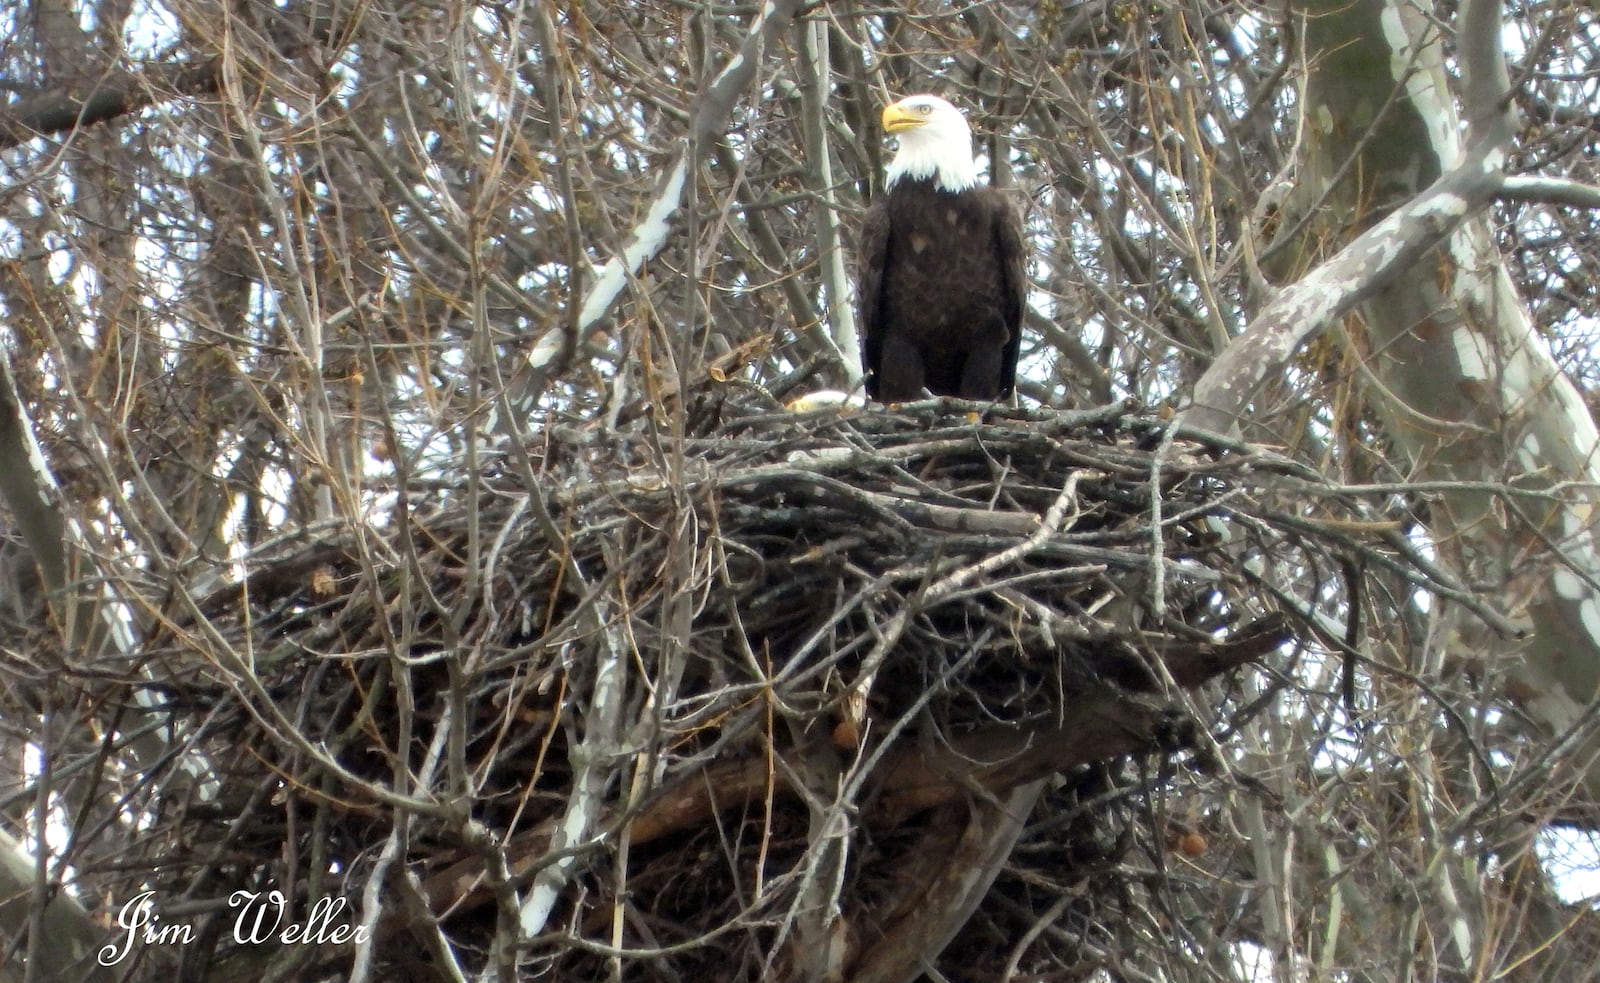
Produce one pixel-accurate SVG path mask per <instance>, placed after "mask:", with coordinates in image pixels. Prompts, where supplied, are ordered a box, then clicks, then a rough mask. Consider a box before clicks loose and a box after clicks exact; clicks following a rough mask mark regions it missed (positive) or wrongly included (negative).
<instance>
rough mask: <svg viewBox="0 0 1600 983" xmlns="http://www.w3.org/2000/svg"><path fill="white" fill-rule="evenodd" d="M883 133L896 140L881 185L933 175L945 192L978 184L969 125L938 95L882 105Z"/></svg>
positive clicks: (959, 112) (961, 189)
mask: <svg viewBox="0 0 1600 983" xmlns="http://www.w3.org/2000/svg"><path fill="white" fill-rule="evenodd" d="M883 132H885V133H890V134H893V135H894V136H895V137H897V138H899V140H900V149H899V150H898V151H897V152H896V153H895V155H894V160H891V161H890V162H889V167H888V170H887V171H885V172H884V186H885V187H889V188H892V187H894V183H895V182H896V181H898V180H900V179H901V178H912V179H926V178H933V182H934V184H935V186H937V187H939V188H941V189H943V190H945V191H965V190H966V189H968V188H970V187H972V186H973V185H975V184H977V183H978V165H977V164H976V163H975V162H974V161H973V159H972V128H971V127H969V126H967V118H966V117H965V116H963V115H961V110H959V109H957V108H956V107H954V106H952V105H950V104H949V103H948V102H945V101H944V100H943V99H940V98H939V97H938V96H927V95H923V96H907V97H906V98H904V99H901V100H900V101H899V102H897V103H894V104H893V105H891V106H887V107H885V108H884V110H883Z"/></svg>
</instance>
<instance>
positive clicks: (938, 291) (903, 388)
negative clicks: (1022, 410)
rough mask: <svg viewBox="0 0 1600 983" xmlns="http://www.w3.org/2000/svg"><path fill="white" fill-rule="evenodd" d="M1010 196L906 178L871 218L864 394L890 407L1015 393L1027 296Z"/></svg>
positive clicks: (863, 273) (866, 238) (864, 233)
mask: <svg viewBox="0 0 1600 983" xmlns="http://www.w3.org/2000/svg"><path fill="white" fill-rule="evenodd" d="M1026 265H1027V264H1026V255H1025V253H1024V250H1023V242H1022V229H1021V225H1020V222H1019V220H1018V217H1017V214H1016V211H1015V209H1013V208H1012V206H1011V203H1010V202H1009V201H1008V200H1006V197H1005V194H1004V193H1003V192H1001V191H998V190H996V189H994V188H987V187H974V188H968V189H967V190H965V191H954V192H952V191H944V190H941V189H939V188H937V187H935V186H934V183H933V181H932V180H905V179H903V180H901V181H898V182H896V184H895V185H894V187H892V188H890V189H889V191H888V192H887V193H885V194H884V195H882V196H880V197H879V199H878V200H877V201H876V202H874V203H873V205H872V207H871V208H869V209H868V210H867V215H866V218H865V220H864V221H863V222H862V225H861V264H860V279H859V283H858V291H859V300H860V305H861V320H862V327H863V336H864V339H865V341H864V346H863V347H864V350H863V355H864V358H863V359H862V361H863V363H864V368H865V369H866V371H867V395H869V396H871V397H872V398H873V399H877V400H880V401H882V402H886V403H897V402H906V401H909V400H913V399H917V398H919V397H920V396H921V395H922V391H923V390H924V389H926V390H927V391H928V392H931V393H933V394H934V395H936V396H960V397H962V398H964V399H1000V398H1003V397H1006V396H1009V395H1011V390H1012V386H1013V383H1014V380H1015V378H1016V372H1017V351H1018V349H1019V347H1020V345H1021V342H1022V307H1023V303H1024V299H1025V297H1026V293H1027V276H1026Z"/></svg>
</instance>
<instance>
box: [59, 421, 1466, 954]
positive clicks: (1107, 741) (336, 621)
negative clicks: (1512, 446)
mask: <svg viewBox="0 0 1600 983" xmlns="http://www.w3.org/2000/svg"><path fill="white" fill-rule="evenodd" d="M960 409H961V407H956V408H955V410H956V411H955V412H952V408H951V407H950V406H949V405H947V404H945V403H943V402H930V403H927V404H917V405H914V406H910V407H906V408H904V409H903V411H900V412H895V413H887V412H883V411H881V410H872V411H862V412H856V413H844V414H841V413H840V412H837V411H832V410H827V411H817V412H812V413H805V414H794V413H785V412H756V411H751V410H748V409H739V408H736V407H734V406H733V405H731V404H728V403H721V402H715V403H707V404H705V405H702V406H701V407H700V409H699V411H698V412H697V413H695V414H690V415H689V416H690V419H691V420H694V421H696V422H695V423H694V425H693V426H691V427H690V432H689V433H687V434H680V435H676V436H674V435H672V434H668V433H665V432H660V431H659V430H657V429H656V428H653V427H651V426H649V425H648V421H646V424H647V425H644V426H641V427H640V428H639V429H638V432H637V435H636V436H634V437H631V438H629V439H625V440H623V439H618V438H616V437H615V435H614V434H609V435H608V434H606V433H605V432H603V431H601V430H600V429H598V428H596V427H594V426H586V425H580V424H578V423H559V422H558V423H555V424H553V425H551V426H549V427H547V428H546V429H545V430H544V432H543V433H542V434H541V436H540V437H539V439H538V441H537V442H536V443H535V444H534V445H532V446H529V447H520V446H519V447H510V448H506V449H504V450H501V451H498V452H495V453H492V454H487V455H485V456H484V457H483V458H482V459H481V460H480V461H479V462H478V466H477V469H476V471H475V472H474V473H473V474H472V475H471V477H470V480H469V478H468V477H466V476H462V477H461V478H460V480H458V481H454V482H439V481H433V482H432V483H429V484H426V485H424V484H423V483H421V482H415V481H414V482H409V483H408V484H407V486H406V487H405V489H404V494H398V493H397V494H396V495H395V497H394V498H393V499H392V501H391V503H390V505H389V506H388V507H387V508H386V509H385V510H384V511H383V512H382V515H381V517H380V518H379V519H377V520H375V521H374V523H373V525H372V526H370V527H369V528H366V529H364V530H361V531H360V534H359V535H357V534H343V535H336V536H330V537H326V538H321V539H313V538H310V537H297V538H296V539H294V540H293V541H285V542H282V543H280V544H277V545H275V546H274V547H271V548H268V549H263V550H261V551H259V552H258V553H257V555H255V556H254V557H252V558H251V560H250V562H249V568H248V575H247V576H246V577H245V578H244V579H243V580H242V581H240V582H239V583H236V584H231V585H229V586H227V587H225V588H220V589H215V590H212V591H210V592H209V593H207V594H206V595H205V596H203V597H199V598H197V599H196V602H195V603H194V604H193V605H190V606H187V607H181V606H180V607H177V608H174V610H175V611H176V613H174V614H173V615H171V616H170V617H169V618H167V619H166V621H165V624H166V625H167V626H168V627H167V628H165V629H163V630H160V631H154V632H152V633H151V636H150V639H149V641H148V642H147V643H146V644H145V645H144V647H143V648H142V650H141V651H140V653H139V655H140V658H141V661H142V664H141V666H140V672H141V673H142V674H144V675H145V676H146V677H148V678H149V679H151V680H154V681H155V682H154V685H153V687H152V686H151V685H150V684H145V685H144V688H146V689H151V688H153V689H154V690H155V691H156V692H158V693H159V694H160V697H161V701H162V706H161V709H162V710H163V712H165V713H167V714H170V715H171V717H172V719H174V720H175V721H177V722H178V727H177V728H175V730H176V732H179V733H181V734H182V735H183V737H184V739H185V740H186V741H187V746H186V747H185V748H184V750H183V754H182V755H181V756H175V758H174V761H175V762H176V761H177V759H178V757H181V758H183V759H186V760H189V761H191V762H192V761H197V760H198V761H204V762H205V763H206V764H205V767H206V769H207V770H208V771H209V773H210V775H211V776H212V778H211V782H212V784H211V786H210V787H208V788H204V789H202V788H201V787H200V786H198V785H197V786H196V787H195V788H194V791H193V792H192V794H190V795H188V796H187V797H186V798H183V799H178V798H177V797H175V796H172V795H167V796H164V797H162V798H161V799H160V800H159V802H158V803H152V805H151V807H150V808H149V810H148V812H147V817H148V818H147V822H146V824H145V826H144V827H143V828H141V829H140V830H139V832H138V833H137V835H131V834H130V836H129V838H128V840H127V842H126V843H125V844H123V846H125V849H122V850H121V851H120V852H119V854H118V855H117V856H116V857H115V858H114V861H115V862H114V863H112V862H111V860H110V859H108V860H107V864H106V866H105V868H104V869H102V870H100V871H99V872H98V873H94V874H93V876H95V877H96V878H97V879H98V880H99V881H101V882H103V886H104V889H105V891H106V895H107V897H114V898H120V897H126V896H130V895H132V894H134V893H137V891H142V890H153V891H155V892H157V896H158V897H162V898H167V899H188V900H189V901H190V902H192V905H193V907H192V908H191V910H194V911H200V910H202V908H203V903H202V902H203V901H204V900H205V899H220V898H224V897H226V896H228V895H229V894H230V893H231V892H232V891H234V890H237V889H245V890H258V891H266V890H272V889H276V890H281V891H283V892H285V894H286V895H287V896H289V897H290V898H291V899H292V900H294V901H295V903H297V904H300V905H305V904H308V903H309V901H310V900H311V899H313V898H315V897H320V896H323V895H335V896H342V897H348V898H350V899H351V900H352V903H354V902H355V901H356V899H358V898H360V897H361V895H362V892H363V890H364V889H365V887H366V885H368V884H369V883H370V882H371V881H372V880H373V879H374V878H381V879H382V880H383V883H384V885H385V886H384V887H383V889H382V893H381V894H380V895H378V896H381V897H385V898H387V899H389V901H388V902H386V903H385V912H384V915H383V917H382V918H380V919H377V920H376V921H374V922H373V923H372V927H373V930H374V931H375V933H376V938H377V940H378V946H377V948H376V950H375V952H376V953H377V959H378V965H380V966H382V972H383V978H386V979H399V978H416V979H434V978H440V977H439V975H438V974H439V973H440V971H441V963H442V962H443V961H445V960H447V959H450V960H457V961H459V962H460V963H462V964H463V965H464V966H465V967H467V968H468V969H476V968H479V967H481V966H483V965H484V964H486V963H487V964H493V963H495V962H499V963H501V964H502V965H509V964H510V963H511V962H512V961H518V962H520V964H521V966H522V971H523V973H524V974H529V973H531V974H533V975H535V976H538V975H540V974H548V975H549V978H559V979H574V980H578V979H600V978H608V974H609V973H611V972H612V971H613V969H614V968H615V966H617V965H620V966H621V967H622V970H621V971H622V973H623V974H624V977H625V978H627V979H640V980H645V979H649V980H654V979H662V980H676V979H720V980H735V979H748V980H758V979H763V980H765V979H825V978H845V979H852V980H906V979H912V978H915V977H916V976H917V975H918V974H919V973H921V972H922V967H923V966H924V965H926V964H929V963H925V960H931V959H932V958H933V954H934V953H936V952H938V951H939V949H940V948H941V947H943V946H946V945H947V944H948V947H947V948H946V949H945V957H944V959H945V961H944V962H943V963H941V964H940V965H942V966H943V967H944V969H943V972H944V975H945V977H946V978H948V979H952V980H957V979H974V980H976V979H986V980H987V979H998V978H1001V977H1002V976H1003V975H1004V974H1005V973H1006V972H1008V971H1009V972H1037V971H1043V968H1044V967H1049V968H1050V971H1051V972H1055V973H1058V974H1065V975H1058V976H1052V977H1051V978H1061V979H1069V978H1075V976H1076V975H1078V974H1079V973H1080V972H1081V974H1082V975H1089V974H1092V973H1093V972H1094V971H1095V970H1096V969H1097V968H1098V967H1101V966H1103V965H1104V962H1103V960H1104V954H1105V953H1106V952H1109V951H1117V948H1118V947H1117V946H1115V945H1113V942H1114V941H1115V937H1116V936H1119V935H1128V934H1129V933H1132V934H1134V935H1137V936H1140V938H1141V939H1143V941H1144V943H1148V944H1149V945H1150V946H1158V947H1159V948H1160V949H1161V951H1165V952H1170V951H1172V946H1171V943H1172V939H1171V935H1173V934H1174V933H1176V934H1178V935H1183V934H1184V933H1185V932H1188V931H1190V929H1187V928H1185V927H1184V926H1186V925H1190V924H1191V923H1192V922H1194V920H1195V919H1196V918H1199V919H1200V920H1201V921H1203V920H1204V919H1205V918H1209V917H1211V916H1212V915H1214V914H1215V910H1216V909H1215V905H1214V903H1209V904H1208V903H1207V902H1205V901H1203V900H1201V901H1199V902H1196V900H1195V896H1196V895H1200V896H1203V895H1204V893H1205V892H1206V891H1207V890H1209V886H1208V885H1209V884H1210V883H1211V882H1209V881H1208V880H1207V877H1205V876H1201V872H1202V870H1203V869H1204V868H1205V866H1206V863H1207V860H1208V856H1214V855H1216V854H1217V853H1218V851H1217V850H1216V849H1215V848H1208V846H1207V841H1206V837H1207V831H1206V830H1205V829H1204V828H1203V821H1202V819H1201V818H1200V817H1197V816H1196V815H1187V816H1180V815H1177V814H1175V813H1174V814H1169V813H1168V812H1167V811H1166V810H1165V809H1164V808H1158V807H1156V806H1155V805H1153V803H1155V802H1157V798H1156V797H1154V795H1153V793H1155V792H1158V791H1159V790H1161V789H1163V788H1169V787H1171V786H1172V785H1173V783H1175V782H1189V783H1206V782H1211V783H1215V782H1223V783H1235V784H1236V783H1238V782H1242V781H1247V780H1248V779H1246V778H1241V777H1240V776H1238V775H1236V774H1234V773H1232V772H1231V771H1230V770H1229V769H1228V767H1227V765H1226V760H1225V759H1226V757H1227V755H1226V747H1225V742H1226V736H1227V734H1228V732H1229V728H1230V727H1231V726H1232V725H1233V724H1234V723H1236V722H1237V718H1238V717H1239V716H1240V715H1242V714H1248V713H1250V712H1252V710H1251V708H1252V706H1256V707H1259V705H1260V704H1259V700H1260V698H1261V693H1262V690H1263V688H1267V687H1270V686H1271V685H1273V680H1274V679H1275V678H1279V679H1281V678H1282V677H1281V675H1280V676H1274V675H1272V674H1267V675H1261V674H1259V673H1258V670H1256V669H1252V668H1246V669H1245V670H1244V671H1243V672H1240V671H1239V670H1240V667H1246V666H1248V665H1249V664H1251V663H1263V662H1266V663H1271V664H1274V665H1281V664H1283V663H1285V662H1287V661H1288V660H1292V659H1294V658H1297V657H1298V656H1299V654H1300V653H1302V652H1303V651H1304V650H1305V649H1306V647H1307V646H1308V645H1316V646H1319V647H1321V648H1323V649H1324V650H1327V651H1334V652H1336V651H1337V649H1338V646H1339V644H1340V637H1339V631H1338V628H1339V624H1338V622H1337V621H1336V620H1335V619H1333V618H1331V617H1329V616H1328V615H1327V614H1326V613H1325V612H1333V611H1340V610H1346V609H1347V606H1346V605H1344V604H1343V603H1342V600H1341V598H1342V597H1343V594H1342V592H1343V591H1345V590H1346V589H1347V588H1348V583H1347V579H1346V577H1345V575H1344V574H1345V572H1346V571H1348V570H1349V569H1351V567H1352V565H1353V564H1355V563H1358V562H1359V563H1363V564H1372V563H1383V564H1388V565H1390V566H1392V567H1393V568H1394V569H1395V570H1397V571H1400V572H1401V573H1402V575H1403V576H1405V577H1408V578H1411V579H1413V580H1426V579H1428V578H1429V577H1430V576H1432V575H1431V574H1430V573H1429V572H1428V571H1427V569H1426V567H1425V564H1424V562H1423V561H1422V560H1421V558H1419V557H1416V556H1414V555H1411V554H1410V553H1409V552H1408V549H1407V546H1406V542H1405V540H1404V538H1403V537H1401V536H1399V535H1398V534H1396V533H1394V532H1392V531H1390V530H1391V526H1390V524H1388V523H1384V522H1377V521H1373V515H1372V513H1371V509H1370V508H1369V505H1368V503H1366V502H1363V501H1362V500H1361V499H1359V498H1358V497H1354V496H1352V495H1350V494H1347V493H1344V492H1341V491H1339V490H1337V489H1333V488H1330V487H1328V486H1326V485H1325V483H1324V482H1323V480H1322V479H1321V478H1320V477H1318V476H1317V475H1316V474H1314V473H1312V472H1310V471H1307V470H1305V469H1302V468H1300V467H1299V466H1297V465H1294V464H1293V463H1291V462H1288V461H1286V460H1284V459H1282V458H1280V457H1278V456H1276V455H1273V454H1271V453H1268V452H1265V451H1262V450H1260V449H1258V448H1252V447H1248V446H1241V445H1236V444H1232V443H1229V442H1228V441H1225V440H1221V439H1212V438H1204V437H1193V436H1189V437H1179V438H1176V439H1174V438H1173V437H1172V436H1171V435H1170V434H1168V433H1167V428H1166V425H1165V424H1164V423H1163V422H1161V421H1159V420H1156V419H1152V418H1145V417H1139V416H1136V415H1133V414H1131V413H1129V412H1127V411H1126V410H1125V408H1121V407H1110V408H1107V409H1104V410H1099V411H1091V412H1079V413H1059V414H1058V413H1052V412H1026V411H1005V410H998V411H997V410H993V409H991V410H990V411H989V415H988V416H987V418H986V419H985V420H984V421H983V422H981V423H973V422H970V421H969V419H968V418H967V417H965V416H964V415H963V414H962V413H961V412H960ZM1435 586H1438V585H1435ZM1357 607H1359V605H1357ZM201 622H203V623H204V626H205V627H204V630H200V629H199V627H198V626H199V625H200V623H201ZM1251 674H1255V678H1254V679H1251V678H1250V677H1251ZM1247 681H1248V682H1250V683H1251V686H1250V688H1249V692H1246V691H1244V690H1243V689H1242V688H1241V684H1242V683H1244V682H1247ZM1252 700H1255V701H1257V702H1255V703H1254V704H1252V702H1251V701H1252ZM1219 740H1220V741H1222V742H1223V743H1222V744H1220V745H1219ZM173 767H174V768H176V767H177V765H176V763H175V764H174V766H173ZM157 784H159V783H157ZM408 802H409V803H413V804H414V805H407V803H408ZM1208 850H1209V854H1208ZM1217 863H1218V864H1219V865H1223V866H1225V864H1226V861H1225V859H1221V858H1218V860H1217ZM91 866H92V865H91ZM1177 867H1182V873H1181V876H1176V874H1177V872H1176V870H1175V868H1177ZM401 870H404V871H405V872H406V875H407V876H401V875H400V874H399V871H401ZM1175 885H1178V886H1175ZM1183 897H1187V898H1188V899H1189V900H1188V901H1187V902H1185V901H1182V898H1183ZM391 902H392V903H391ZM231 917H232V913H231V912H219V913H218V915H217V918H218V919H219V920H222V919H228V918H231ZM349 917H350V918H351V919H352V920H357V919H360V918H362V917H366V913H365V912H364V911H363V910H362V909H361V908H360V907H359V906H357V907H356V908H354V909H351V910H350V911H349ZM519 923H520V925H521V927H520V929H519ZM230 924H231V922H230ZM530 926H531V928H532V929H533V931H534V935H533V938H532V940H531V941H524V942H522V943H520V944H517V943H513V944H506V943H508V942H512V941H513V940H515V939H516V938H517V937H518V936H519V932H520V933H521V934H522V935H524V936H525V935H526V934H527V933H528V931H529V928H530ZM212 941H213V942H214V945H213V946H212V947H211V948H210V950H209V951H208V952H207V954H206V955H205V956H204V958H205V959H206V960H208V961H209V960H212V959H224V958H229V959H245V960H250V959H257V958H260V957H261V949H260V947H255V948H251V947H249V946H245V947H242V948H236V947H234V944H233V942H232V940H231V939H230V938H229V937H228V936H227V934H226V933H225V932H222V931H220V930H219V931H218V932H217V933H216V936H215V937H214V938H213V940H212ZM1122 951H1126V950H1125V949H1124V950H1122ZM149 958H151V959H159V958H177V959H187V960H193V959H197V958H201V957H200V955H199V954H198V951H197V949H196V948H194V947H188V948H186V949H184V950H182V951H177V950H172V951H164V952H160V953H154V952H152V954H151V955H150V956H149ZM275 958H278V959H283V960H294V961H298V963H299V968H298V970H296V971H297V972H299V973H301V975H302V978H311V976H312V975H315V973H316V972H317V971H318V970H319V968H320V970H321V971H323V972H327V973H341V972H343V971H345V970H347V968H348V965H349V960H350V959H351V958H352V949H351V948H350V946H349V945H344V946H337V945H331V944H330V945H323V946H320V947H318V946H312V947H305V946H302V947H298V948H295V949H294V951H293V952H292V953H289V954H283V953H280V954H279V955H278V956H277V957H275ZM1168 958H1170V956H1169V957H1168ZM310 963H315V965H310ZM608 967H609V968H608ZM609 978H615V977H614V976H612V977H609Z"/></svg>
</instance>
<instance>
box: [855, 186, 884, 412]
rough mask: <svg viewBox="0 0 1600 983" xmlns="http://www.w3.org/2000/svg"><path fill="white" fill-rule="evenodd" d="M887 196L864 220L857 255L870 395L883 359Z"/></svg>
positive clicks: (863, 365) (874, 392)
mask: <svg viewBox="0 0 1600 983" xmlns="http://www.w3.org/2000/svg"><path fill="white" fill-rule="evenodd" d="M884 198H885V196H883V195H879V196H878V200H877V201H875V202H873V203H872V207H870V208H868V209H867V214H866V215H865V216H863V217H862V219H861V242H860V244H859V245H858V246H857V254H856V304H857V305H858V310H859V311H860V313H861V317H860V321H861V323H860V325H858V327H859V329H860V331H861V368H862V370H863V371H865V372H866V374H867V395H868V396H870V397H872V398H873V399H877V398H878V370H879V369H880V368H881V367H882V361H883V336H884V333H885V331H886V329H887V327H888V325H887V324H885V318H884V316H883V271H884V268H885V267H887V266H888V264H889V208H888V206H887V205H886V204H885V202H884Z"/></svg>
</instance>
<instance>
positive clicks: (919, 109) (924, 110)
mask: <svg viewBox="0 0 1600 983" xmlns="http://www.w3.org/2000/svg"><path fill="white" fill-rule="evenodd" d="M917 112H919V113H921V114H922V115H924V116H926V115H928V114H929V113H931V112H933V107H932V106H930V105H928V104H927V103H923V104H922V105H920V106H918V107H917Z"/></svg>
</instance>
